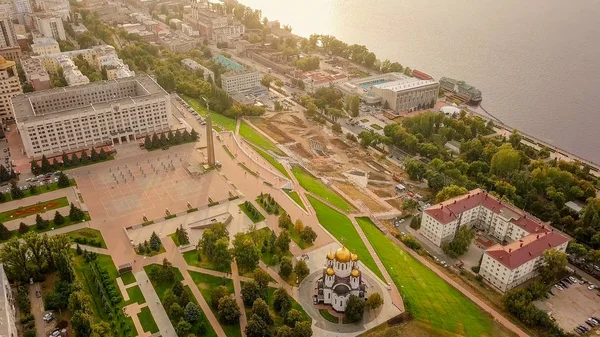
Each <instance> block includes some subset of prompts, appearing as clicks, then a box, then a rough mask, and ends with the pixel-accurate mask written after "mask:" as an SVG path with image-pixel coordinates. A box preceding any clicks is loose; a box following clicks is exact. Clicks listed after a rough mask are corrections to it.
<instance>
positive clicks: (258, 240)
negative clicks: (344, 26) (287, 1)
mask: <svg viewBox="0 0 600 337" xmlns="http://www.w3.org/2000/svg"><path fill="white" fill-rule="evenodd" d="M1 1H2V2H0V32H1V33H2V34H0V89H1V90H0V117H1V119H0V121H1V122H0V126H1V127H0V148H1V150H2V152H0V153H1V156H2V157H0V281H1V282H2V287H0V309H1V314H0V336H10V337H17V336H20V337H45V336H48V337H58V336H61V337H67V336H73V337H88V336H93V337H104V336H108V337H136V336H139V337H148V336H152V337H158V336H162V337H200V336H210V337H213V336H219V337H224V336H227V337H229V336H233V337H235V336H239V337H241V336H247V337H261V336H265V337H268V336H273V337H310V336H328V337H329V336H330V337H344V336H347V337H351V336H365V337H383V336H423V337H434V336H442V337H453V336H468V337H476V336H485V337H513V336H523V337H525V336H532V337H546V336H550V337H568V336H587V335H594V334H600V328H599V327H597V326H599V325H600V288H599V287H600V194H599V190H600V164H599V163H598V159H597V157H596V156H591V157H585V156H586V151H574V150H572V146H571V145H570V143H569V142H564V143H563V142H556V140H557V139H556V138H548V137H547V135H545V134H535V133H532V134H530V133H526V132H523V131H522V130H521V126H523V125H520V124H516V125H510V124H505V123H504V122H503V121H502V120H501V119H500V118H499V117H498V115H497V114H496V112H495V111H492V110H490V109H489V107H488V106H487V104H486V99H488V98H489V97H491V96H493V95H492V94H491V93H490V92H488V90H490V89H491V90H493V88H489V87H488V86H487V85H485V88H484V89H485V90H482V88H481V87H480V85H479V83H478V82H477V81H474V80H472V79H471V77H468V76H467V75H460V72H458V71H456V69H452V68H451V67H450V68H449V69H447V73H444V74H441V75H440V76H439V77H438V70H436V71H435V73H436V75H435V76H433V75H432V74H431V73H430V72H429V71H428V69H425V68H421V66H420V65H418V64H415V65H411V64H403V63H401V61H402V60H400V59H385V58H383V57H381V56H378V55H376V54H375V52H373V51H371V50H370V49H369V47H370V46H371V44H370V43H366V45H362V44H351V43H348V42H344V41H342V40H340V39H338V38H336V37H335V36H333V35H328V34H327V31H326V30H315V31H310V32H309V33H306V31H304V29H305V28H304V27H302V33H301V35H297V34H296V32H295V30H294V29H295V27H294V26H293V25H290V24H289V23H286V22H285V21H281V22H280V21H278V18H276V17H267V16H266V15H265V12H266V11H267V10H265V11H263V8H259V7H256V8H251V7H248V6H247V5H248V4H247V3H246V2H245V1H242V2H243V3H239V2H238V1H236V0H192V1H189V0H145V1H137V0H122V1H121V0H1ZM283 1H284V0H282V2H283ZM248 2H249V3H250V4H252V3H253V2H254V4H253V5H257V6H259V5H260V6H261V7H262V6H267V7H269V6H270V2H268V1H267V0H264V1H263V0H249V1H248ZM280 5H281V4H278V5H275V4H273V8H271V9H274V8H277V6H280ZM338 5H340V4H338ZM294 6H297V4H296V5H294ZM304 6H309V5H308V3H307V4H305V5H304ZM327 6H329V5H327ZM415 8H417V7H415ZM393 9H394V8H390V10H393ZM303 10H305V9H303ZM306 10H309V9H306ZM313 10H315V9H313ZM301 13H302V11H300V10H299V11H298V13H297V14H295V15H300V14H301ZM287 15H290V14H289V13H286V15H284V17H283V18H282V19H281V20H283V19H288V17H287ZM331 15H332V17H334V16H335V15H334V14H331ZM293 16H294V14H292V17H293ZM292 21H293V20H292ZM317 27H320V26H319V25H317V26H316V27H315V29H316V28H317ZM396 42H398V43H399V41H390V43H396ZM374 45H376V46H377V45H378V44H374ZM478 48H479V47H478ZM408 49H409V50H410V48H408ZM380 57H381V58H380ZM415 68H417V69H415ZM463 76H464V77H463ZM475 78H476V79H477V77H475ZM505 99H506V100H509V99H510V98H509V97H506V98H505ZM492 106H495V105H494V104H492ZM503 119H504V118H503ZM582 137H584V136H582Z"/></svg>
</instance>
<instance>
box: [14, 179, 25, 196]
mask: <svg viewBox="0 0 600 337" xmlns="http://www.w3.org/2000/svg"><path fill="white" fill-rule="evenodd" d="M10 196H11V197H12V198H13V199H22V198H23V197H24V196H25V193H23V191H21V189H20V188H19V186H17V184H16V183H15V182H14V181H13V182H11V183H10Z"/></svg>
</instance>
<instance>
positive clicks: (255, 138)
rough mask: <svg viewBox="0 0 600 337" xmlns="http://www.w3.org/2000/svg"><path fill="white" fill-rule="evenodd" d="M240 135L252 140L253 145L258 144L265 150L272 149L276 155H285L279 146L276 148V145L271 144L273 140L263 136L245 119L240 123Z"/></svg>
mask: <svg viewBox="0 0 600 337" xmlns="http://www.w3.org/2000/svg"><path fill="white" fill-rule="evenodd" d="M240 135H241V136H242V137H244V138H246V139H247V140H249V141H250V142H252V143H253V144H254V145H257V146H260V147H261V148H263V149H265V150H267V151H269V150H270V151H273V153H275V154H277V155H280V156H285V153H283V152H282V151H281V150H280V149H279V148H277V146H276V145H275V144H273V142H271V141H270V140H268V139H267V138H265V137H264V136H263V135H261V134H260V132H258V131H256V130H255V129H254V128H253V127H251V126H250V125H249V124H248V123H246V122H245V121H242V122H241V124H240Z"/></svg>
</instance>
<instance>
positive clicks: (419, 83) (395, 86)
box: [373, 77, 436, 92]
mask: <svg viewBox="0 0 600 337" xmlns="http://www.w3.org/2000/svg"><path fill="white" fill-rule="evenodd" d="M435 83H436V82H435V81H434V80H421V79H418V78H414V77H407V78H405V79H401V80H396V81H391V82H386V83H381V84H375V85H374V86H373V87H375V88H379V89H387V90H392V91H395V92H399V91H403V90H407V89H414V88H420V87H424V86H427V85H431V84H435Z"/></svg>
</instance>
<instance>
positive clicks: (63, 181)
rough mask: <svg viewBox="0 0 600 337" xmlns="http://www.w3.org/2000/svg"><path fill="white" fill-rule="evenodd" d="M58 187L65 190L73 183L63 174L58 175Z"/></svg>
mask: <svg viewBox="0 0 600 337" xmlns="http://www.w3.org/2000/svg"><path fill="white" fill-rule="evenodd" d="M57 185H58V187H59V188H65V187H69V186H71V182H70V181H69V177H67V175H66V174H64V173H63V172H60V173H59V174H58V182H57Z"/></svg>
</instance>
